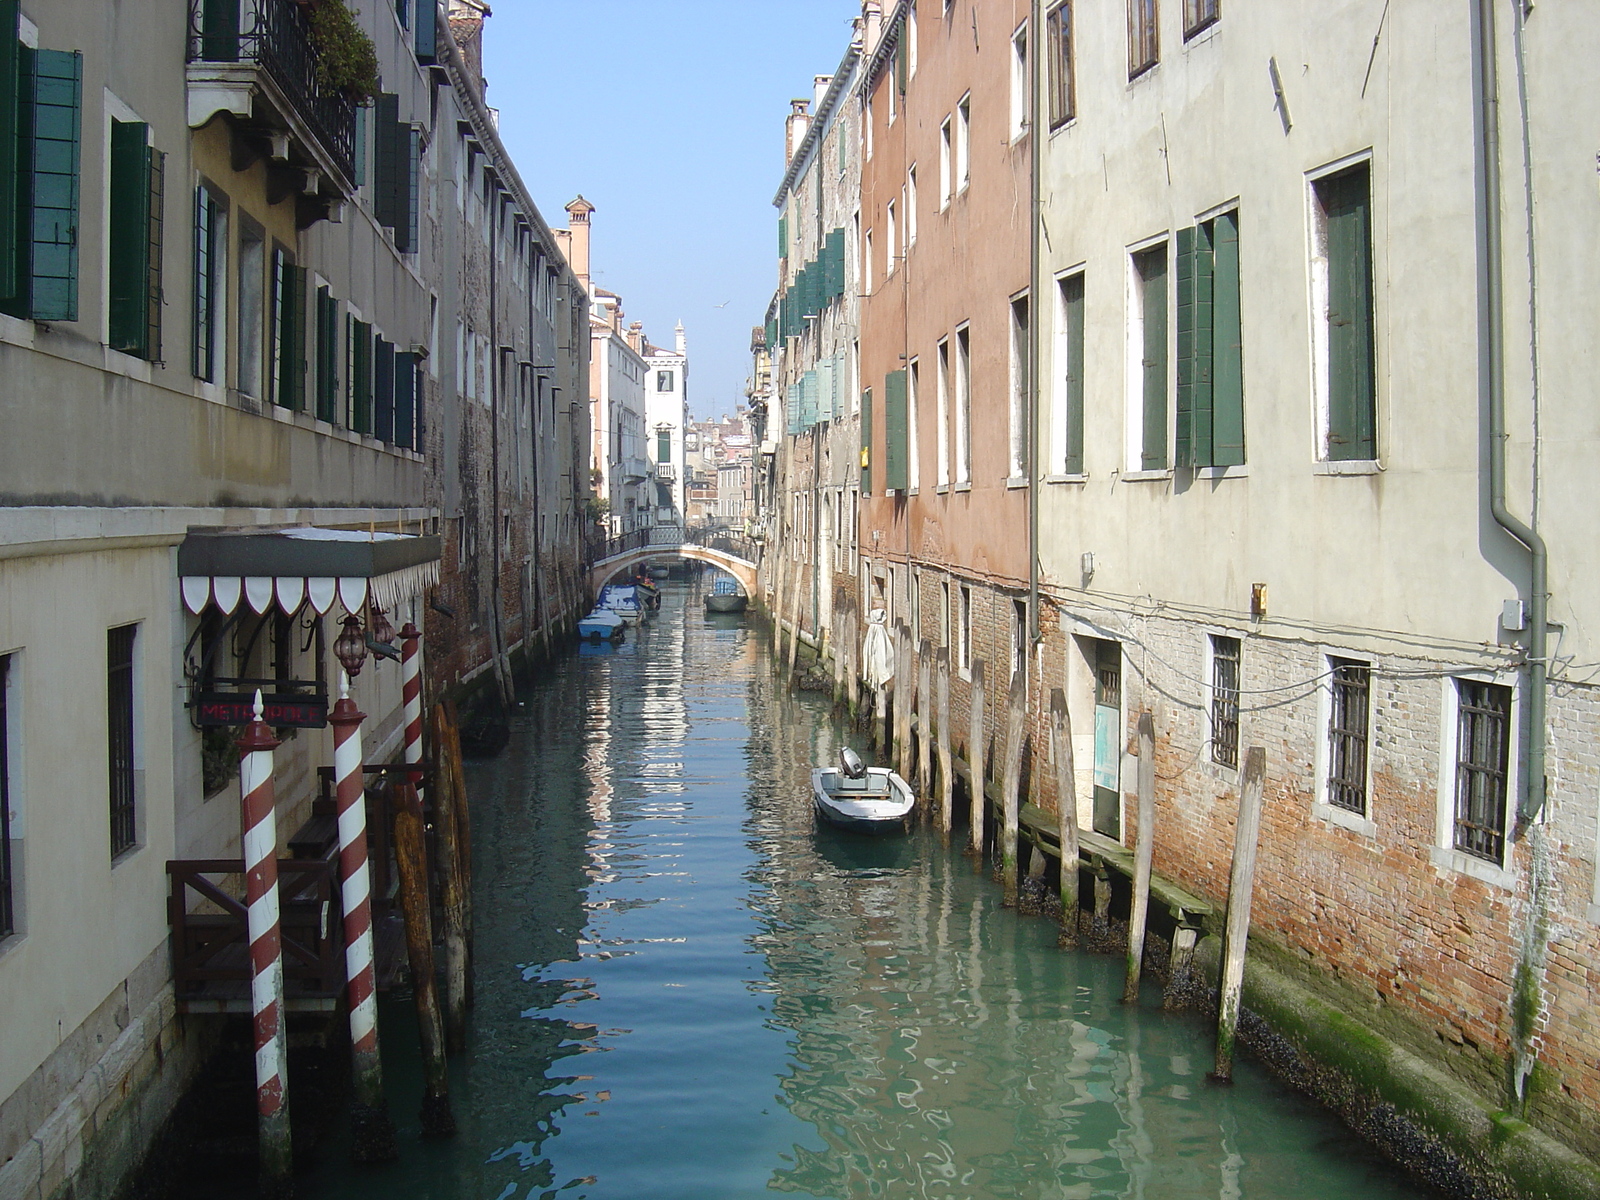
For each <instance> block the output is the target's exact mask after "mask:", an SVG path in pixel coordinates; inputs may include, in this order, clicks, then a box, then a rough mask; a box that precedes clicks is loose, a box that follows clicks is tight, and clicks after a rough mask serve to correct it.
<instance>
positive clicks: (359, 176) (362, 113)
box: [350, 104, 369, 187]
mask: <svg viewBox="0 0 1600 1200" xmlns="http://www.w3.org/2000/svg"><path fill="white" fill-rule="evenodd" d="M368 111H369V110H368V108H367V106H366V105H365V104H358V105H356V136H355V152H354V154H353V155H352V157H351V160H350V170H351V173H352V178H353V180H354V182H355V185H356V186H357V187H365V186H366V183H367V125H368V121H367V112H368Z"/></svg>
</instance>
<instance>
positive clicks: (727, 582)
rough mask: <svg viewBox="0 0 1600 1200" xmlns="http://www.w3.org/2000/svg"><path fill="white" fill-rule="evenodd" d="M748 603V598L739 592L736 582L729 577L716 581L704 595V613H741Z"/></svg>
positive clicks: (725, 576)
mask: <svg viewBox="0 0 1600 1200" xmlns="http://www.w3.org/2000/svg"><path fill="white" fill-rule="evenodd" d="M749 602H750V599H749V597H748V596H746V595H745V594H744V593H743V592H742V591H740V590H739V582H738V580H736V579H734V578H733V577H732V576H729V575H724V576H722V578H720V579H718V580H717V582H716V583H715V584H713V585H712V588H711V590H710V591H709V592H707V593H706V611H707V612H709V613H741V612H743V611H744V609H745V605H746V604H748V603H749Z"/></svg>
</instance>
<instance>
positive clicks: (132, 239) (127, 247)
mask: <svg viewBox="0 0 1600 1200" xmlns="http://www.w3.org/2000/svg"><path fill="white" fill-rule="evenodd" d="M149 133H150V127H149V126H148V125H146V124H144V123H143V122H142V121H112V122H111V195H110V208H111V211H110V230H109V241H110V244H109V245H108V246H107V248H106V258H107V260H108V267H109V276H110V297H109V298H110V333H111V348H112V349H113V350H121V351H123V352H125V353H127V354H136V355H138V356H139V357H140V358H146V357H148V356H149V348H148V346H147V345H146V316H147V313H146V308H147V305H148V303H149V274H150V238H149V229H150V152H149V146H148V145H147V139H148V137H149Z"/></svg>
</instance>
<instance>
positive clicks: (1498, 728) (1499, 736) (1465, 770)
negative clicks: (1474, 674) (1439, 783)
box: [1455, 679, 1511, 864]
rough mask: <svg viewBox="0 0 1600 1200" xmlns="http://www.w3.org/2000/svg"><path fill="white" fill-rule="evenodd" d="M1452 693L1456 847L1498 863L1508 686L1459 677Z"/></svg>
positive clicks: (1508, 720)
mask: <svg viewBox="0 0 1600 1200" xmlns="http://www.w3.org/2000/svg"><path fill="white" fill-rule="evenodd" d="M1456 697H1457V700H1458V705H1457V718H1456V836H1455V847H1456V849H1457V850H1461V851H1464V852H1465V853H1467V854H1471V855H1473V856H1474V857H1477V858H1484V859H1488V860H1489V861H1490V862H1492V863H1496V864H1499V863H1501V862H1502V861H1504V856H1505V843H1506V761H1507V733H1508V731H1509V729H1510V726H1511V689H1510V688H1508V687H1502V686H1500V685H1498V684H1493V683H1479V682H1477V681H1475V680H1471V679H1458V680H1456Z"/></svg>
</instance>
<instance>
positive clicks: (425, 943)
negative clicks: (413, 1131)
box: [394, 783, 456, 1137]
mask: <svg viewBox="0 0 1600 1200" xmlns="http://www.w3.org/2000/svg"><path fill="white" fill-rule="evenodd" d="M394 858H395V866H396V867H397V868H398V873H399V876H400V911H401V913H402V915H403V916H404V917H405V927H406V953H407V957H408V958H409V960H410V963H411V991H412V996H413V999H414V1000H415V1003H416V1006H417V1027H418V1033H419V1039H420V1041H421V1043H422V1077H423V1091H422V1133H423V1136H424V1137H453V1136H454V1135H455V1132H456V1119H455V1116H454V1114H452V1113H451V1111H450V1077H449V1075H448V1074H447V1073H446V1071H445V1057H444V1020H443V1018H442V1017H441V1016H440V1014H439V992H438V989H437V987H436V986H435V984H434V974H433V921H432V919H431V917H430V915H429V912H428V908H429V904H428V844H427V835H426V833H425V832H424V830H423V823H422V801H420V800H419V799H417V790H416V788H414V787H413V786H412V785H411V784H409V783H402V784H399V785H397V786H396V787H395V788H394Z"/></svg>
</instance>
